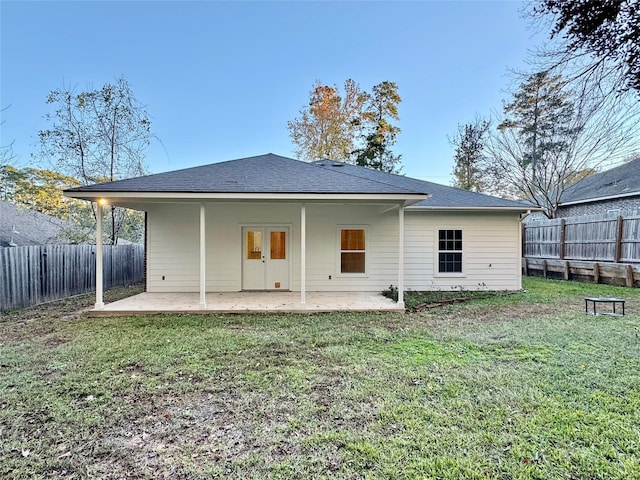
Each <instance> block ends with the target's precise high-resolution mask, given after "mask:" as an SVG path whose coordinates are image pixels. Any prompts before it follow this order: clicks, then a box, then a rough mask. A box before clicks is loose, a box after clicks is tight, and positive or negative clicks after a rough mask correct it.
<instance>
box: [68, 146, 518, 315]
mask: <svg viewBox="0 0 640 480" xmlns="http://www.w3.org/2000/svg"><path fill="white" fill-rule="evenodd" d="M65 195H67V196H69V197H72V198H78V199H84V200H89V201H92V202H96V203H98V204H99V205H101V204H106V203H108V204H110V205H117V206H122V207H127V208H133V209H136V210H142V211H144V212H146V222H147V239H146V246H147V250H146V252H147V272H146V290H147V292H156V293H172V292H173V293H176V292H177V293H180V292H182V293H188V292H191V293H193V292H197V293H198V294H199V301H198V306H199V308H201V309H211V308H213V307H212V302H211V300H208V298H212V294H213V293H214V292H242V291H248V292H253V291H291V292H296V295H298V294H299V296H298V297H297V298H298V299H299V305H301V306H304V305H306V294H307V292H353V294H356V293H357V292H381V291H382V290H384V289H387V288H389V286H390V285H393V286H395V287H397V288H398V289H399V299H398V305H397V306H398V307H402V306H403V294H402V292H403V291H404V290H408V289H411V290H451V289H466V290H478V289H487V290H518V289H520V288H521V268H520V257H521V252H520V248H521V239H520V218H521V215H522V214H523V213H524V212H526V211H527V210H528V208H530V207H529V206H527V205H524V204H522V203H519V202H514V201H510V200H504V199H500V198H495V197H490V196H487V195H482V194H479V193H474V192H468V191H465V190H460V189H457V188H453V187H447V186H442V185H437V184H434V183H430V182H425V181H422V180H417V179H413V178H409V177H404V176H401V175H394V174H390V173H385V172H380V171H377V170H371V169H367V168H363V167H358V166H354V165H349V164H345V163H341V162H334V161H330V160H322V161H316V162H313V163H307V162H302V161H298V160H294V159H291V158H286V157H282V156H278V155H274V154H266V155H260V156H256V157H249V158H241V159H238V160H231V161H226V162H221V163H213V164H210V165H205V166H200V167H194V168H188V169H184V170H178V171H173V172H166V173H159V174H155V175H149V176H145V177H138V178H131V179H127V180H121V181H116V182H110V183H103V184H97V185H89V186H83V187H77V188H72V189H69V190H66V191H65ZM101 221H102V220H101V216H99V221H98V230H100V229H101V228H102V227H101ZM98 238H100V234H98ZM96 257H97V259H98V261H99V259H100V258H101V255H96ZM100 268H101V266H100V265H98V271H100ZM98 280H100V279H99V278H98ZM103 307H104V304H103V302H102V292H101V285H100V284H99V283H98V285H97V299H96V308H97V309H100V308H103Z"/></svg>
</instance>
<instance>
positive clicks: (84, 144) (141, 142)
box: [39, 78, 152, 244]
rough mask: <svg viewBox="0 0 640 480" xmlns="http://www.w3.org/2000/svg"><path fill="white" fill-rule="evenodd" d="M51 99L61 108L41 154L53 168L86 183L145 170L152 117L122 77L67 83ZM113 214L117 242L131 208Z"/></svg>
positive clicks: (44, 135)
mask: <svg viewBox="0 0 640 480" xmlns="http://www.w3.org/2000/svg"><path fill="white" fill-rule="evenodd" d="M47 103H48V104H55V105H56V107H57V108H56V110H55V113H53V114H48V115H47V116H46V118H47V120H49V121H50V122H52V123H53V125H52V127H51V128H50V129H47V130H42V131H40V132H39V137H40V145H41V151H40V153H39V156H40V157H41V158H43V159H46V160H47V161H48V162H49V163H50V164H52V165H53V166H54V168H53V169H54V170H55V171H57V172H60V173H62V174H65V175H68V176H71V177H74V178H77V179H78V180H79V181H80V182H81V183H82V184H83V185H87V184H93V183H98V182H106V181H114V180H119V179H122V178H129V177H134V176H139V175H143V174H144V173H145V171H146V167H145V164H144V150H145V148H146V147H147V146H148V145H149V143H150V140H151V137H152V134H151V122H150V120H149V118H148V115H147V112H146V110H145V108H144V107H143V106H142V105H141V104H140V103H139V102H138V101H137V99H136V98H135V96H134V94H133V91H132V90H131V87H130V86H129V83H128V82H127V81H126V80H125V79H124V78H120V79H119V80H117V81H116V82H115V83H114V84H110V83H108V84H106V85H104V86H103V87H102V88H100V89H98V90H91V91H88V92H80V93H75V92H74V91H73V90H70V89H69V88H64V87H63V88H60V89H57V90H54V91H52V92H51V93H50V94H49V96H48V98H47ZM110 214H111V215H110V222H109V223H108V228H109V231H110V234H109V239H110V242H111V243H112V244H116V243H117V240H118V237H119V234H120V230H121V228H122V226H123V225H124V223H125V221H126V218H127V213H126V211H125V210H123V209H120V208H117V207H110Z"/></svg>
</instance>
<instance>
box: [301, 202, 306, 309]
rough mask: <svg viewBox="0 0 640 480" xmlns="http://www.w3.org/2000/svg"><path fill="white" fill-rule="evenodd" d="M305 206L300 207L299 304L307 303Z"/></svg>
mask: <svg viewBox="0 0 640 480" xmlns="http://www.w3.org/2000/svg"><path fill="white" fill-rule="evenodd" d="M306 295H307V206H306V205H305V204H304V203H303V204H302V206H301V207H300V304H301V305H306V304H307V299H306Z"/></svg>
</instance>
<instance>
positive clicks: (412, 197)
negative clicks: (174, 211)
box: [64, 191, 429, 203]
mask: <svg viewBox="0 0 640 480" xmlns="http://www.w3.org/2000/svg"><path fill="white" fill-rule="evenodd" d="M64 196H65V197H69V198H77V199H80V200H90V201H97V200H99V199H105V200H109V199H117V200H118V201H127V200H143V201H147V202H153V201H159V202H166V201H171V200H174V201H207V200H231V201H242V200H244V201H251V200H261V201H264V200H272V201H282V200H286V201H326V200H330V201H376V200H383V201H404V202H405V203H406V202H408V203H415V202H421V201H423V200H426V199H427V198H429V195H426V194H402V193H397V194H396V193H393V194H389V193H385V194H371V193H353V194H352V193H175V192H106V191H103V192H100V191H91V192H69V191H66V192H64Z"/></svg>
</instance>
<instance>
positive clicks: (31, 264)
mask: <svg viewBox="0 0 640 480" xmlns="http://www.w3.org/2000/svg"><path fill="white" fill-rule="evenodd" d="M103 248H104V251H103V262H104V287H105V288H111V287H115V286H121V285H130V284H133V283H138V282H141V281H143V280H144V247H143V246H142V245H115V246H114V245H104V247H103ZM95 254H96V247H95V245H39V246H34V247H12V248H0V310H7V309H9V308H16V307H25V306H29V305H37V304H39V303H43V302H48V301H51V300H57V299H60V298H65V297H68V296H71V295H77V294H80V293H87V292H91V291H94V290H95V286H96V280H95V272H96V261H95Z"/></svg>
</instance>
